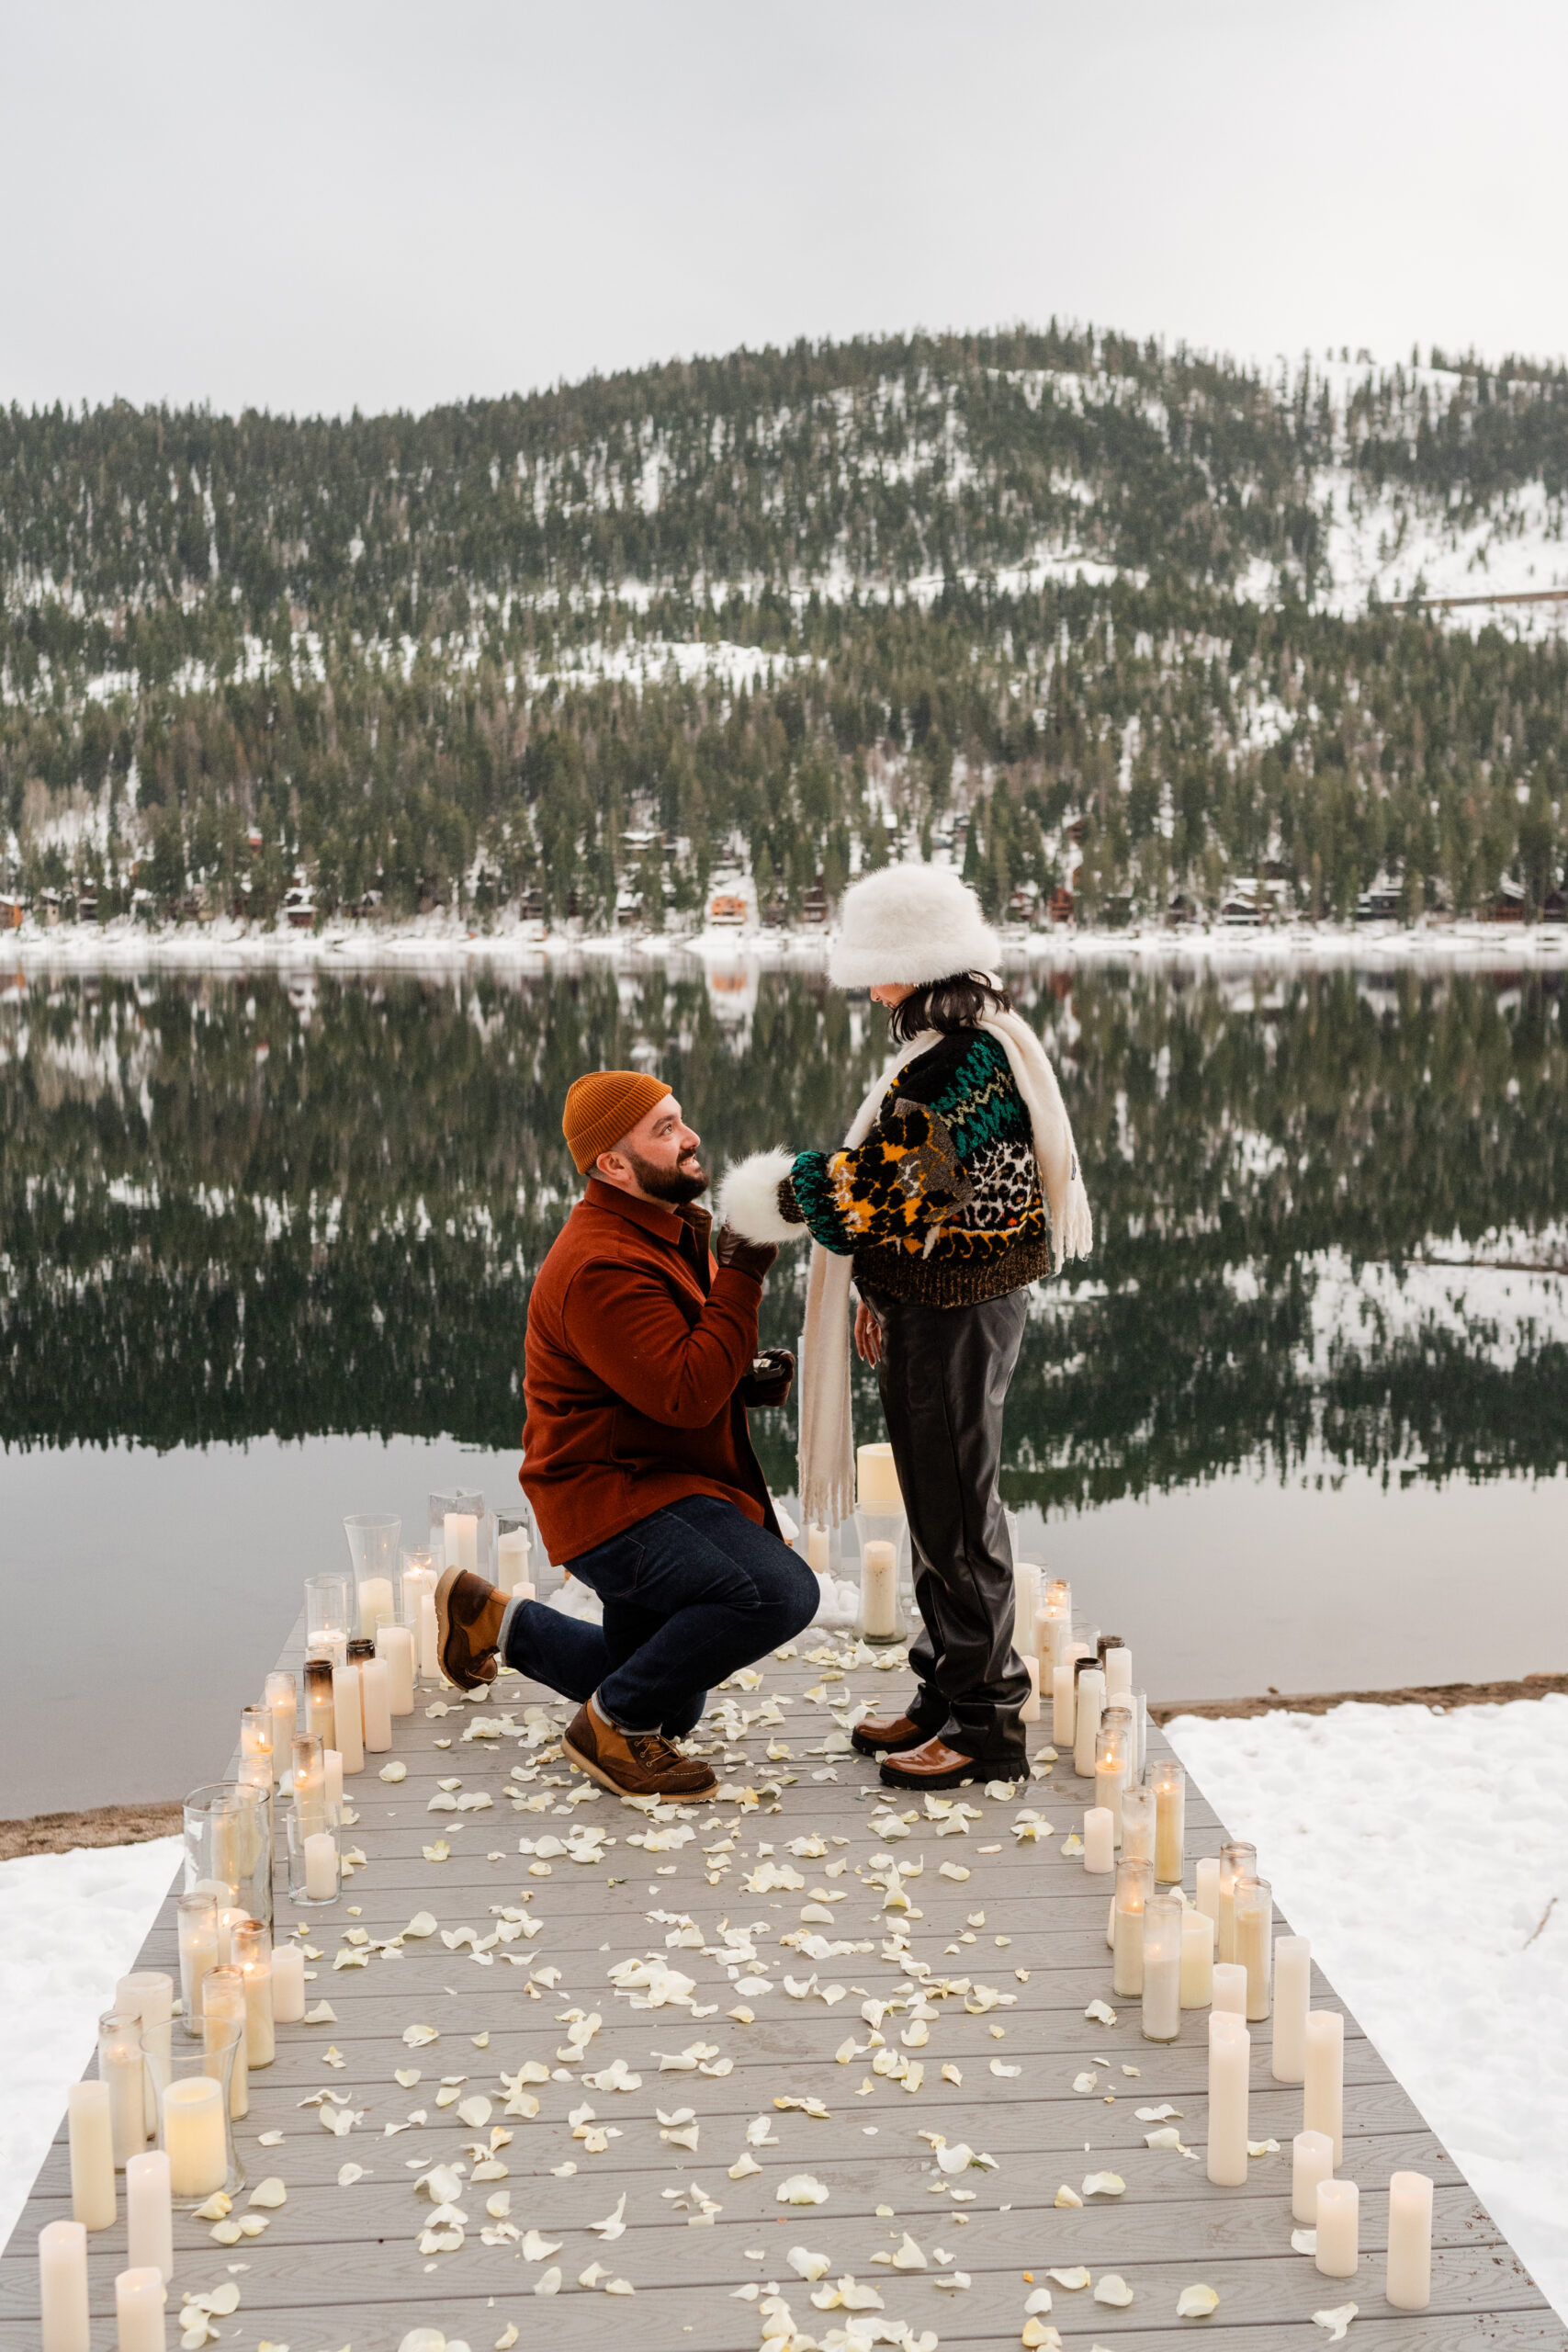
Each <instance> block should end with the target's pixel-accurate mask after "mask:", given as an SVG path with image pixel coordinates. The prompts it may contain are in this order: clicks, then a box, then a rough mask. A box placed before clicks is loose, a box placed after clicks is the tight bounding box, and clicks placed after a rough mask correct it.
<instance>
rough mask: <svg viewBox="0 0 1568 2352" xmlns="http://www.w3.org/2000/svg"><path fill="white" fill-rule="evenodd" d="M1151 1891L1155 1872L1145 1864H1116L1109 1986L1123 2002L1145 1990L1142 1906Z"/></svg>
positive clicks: (1152, 1890)
mask: <svg viewBox="0 0 1568 2352" xmlns="http://www.w3.org/2000/svg"><path fill="white" fill-rule="evenodd" d="M1153 1892H1154V1873H1153V1871H1151V1870H1150V1869H1149V1866H1148V1864H1147V1862H1122V1863H1120V1864H1118V1866H1117V1871H1116V1915H1115V1936H1114V1939H1113V1941H1112V1944H1111V1988H1112V1990H1113V1991H1114V1992H1116V1993H1118V1994H1120V1996H1122V1999H1123V2000H1131V1999H1133V1998H1134V1996H1136V1995H1138V1994H1139V1993H1141V1992H1142V1991H1143V1989H1144V1906H1145V1904H1146V1903H1147V1901H1148V1899H1149V1896H1150V1894H1152V1893H1153Z"/></svg>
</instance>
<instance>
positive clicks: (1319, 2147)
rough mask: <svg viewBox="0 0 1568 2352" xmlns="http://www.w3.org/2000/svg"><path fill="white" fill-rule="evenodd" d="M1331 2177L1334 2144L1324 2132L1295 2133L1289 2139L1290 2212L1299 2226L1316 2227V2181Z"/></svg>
mask: <svg viewBox="0 0 1568 2352" xmlns="http://www.w3.org/2000/svg"><path fill="white" fill-rule="evenodd" d="M1333 2177H1334V2143H1333V2141H1332V2140H1331V2139H1330V2138H1329V2136H1328V2134H1327V2132H1326V2131H1298V2132H1297V2133H1296V2136H1295V2138H1294V2139H1293V2140H1292V2142H1291V2211H1292V2215H1293V2216H1294V2218H1295V2219H1296V2220H1297V2221H1298V2222H1301V2224H1302V2226H1303V2229H1308V2230H1313V2229H1315V2228H1316V2227H1317V2191H1318V2184H1319V2182H1320V2181H1325V2180H1332V2179H1333Z"/></svg>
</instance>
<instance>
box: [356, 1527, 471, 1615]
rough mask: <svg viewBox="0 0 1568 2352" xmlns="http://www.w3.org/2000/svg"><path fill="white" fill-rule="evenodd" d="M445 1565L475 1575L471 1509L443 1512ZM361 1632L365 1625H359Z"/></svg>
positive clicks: (465, 1573) (468, 1574)
mask: <svg viewBox="0 0 1568 2352" xmlns="http://www.w3.org/2000/svg"><path fill="white" fill-rule="evenodd" d="M444 1526H445V1530H446V1565H447V1566H448V1567H449V1568H457V1569H459V1570H460V1571H461V1572H462V1573H463V1574H464V1575H466V1576H470V1577H472V1576H477V1575H478V1574H479V1519H478V1517H477V1515H476V1514H475V1513H474V1512H473V1511H471V1510H449V1511H447V1512H446V1514H445V1518H444ZM360 1631H361V1632H362V1633H363V1632H364V1631H365V1627H364V1625H363V1623H362V1624H361V1626H360Z"/></svg>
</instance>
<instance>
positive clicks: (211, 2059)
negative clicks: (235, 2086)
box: [148, 2018, 245, 2212]
mask: <svg viewBox="0 0 1568 2352" xmlns="http://www.w3.org/2000/svg"><path fill="white" fill-rule="evenodd" d="M243 2038H244V2028H243V2026H241V2025H233V2024H228V2023H225V2022H223V2021H222V2020H221V2019H220V2018H211V2019H209V2021H208V2022H207V2024H206V2027H205V2030H204V2033H203V2039H202V2045H201V2047H200V2048H199V2049H197V2050H175V2051H173V2052H171V2053H170V2055H169V2057H168V2058H167V2059H166V2060H164V2061H160V2062H158V2063H157V2064H156V2065H155V2066H154V2082H155V2084H156V2087H157V2094H158V2145H159V2147H160V2148H161V2149H162V2150H163V2152H164V2154H165V2155H166V2156H167V2157H168V2159H169V2195H170V2199H171V2200H172V2202H173V2204H174V2206H175V2210H176V2211H181V2212H190V2211H192V2210H193V2209H194V2208H195V2207H196V2206H197V2205H204V2204H205V2203H206V2201H207V2199H209V2197H211V2196H212V2195H214V2194H215V2192H216V2191H217V2190H218V2189H220V2188H221V2189H225V2190H226V2191H227V2192H228V2194H229V2195H230V2196H233V2195H234V2194H235V2193H236V2192H237V2191H238V2190H240V2189H242V2188H243V2187H244V2185H245V2176H244V2173H243V2170H242V2169H241V2166H240V2160H239V2157H238V2156H237V2154H235V2151H234V2134H233V2131H232V2129H231V2121H230V2115H229V2100H230V2095H231V2086H232V2079H233V2072H234V2059H235V2055H236V2053H237V2052H238V2050H239V2047H240V2043H241V2041H243ZM153 2063H154V2062H153V2061H152V2060H151V2059H150V2060H149V2061H148V2064H149V2065H150V2066H153Z"/></svg>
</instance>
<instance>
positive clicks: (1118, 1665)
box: [1105, 1642, 1133, 1699]
mask: <svg viewBox="0 0 1568 2352" xmlns="http://www.w3.org/2000/svg"><path fill="white" fill-rule="evenodd" d="M1132 1688H1133V1653H1132V1651H1131V1650H1130V1649H1129V1648H1128V1647H1127V1645H1126V1643H1125V1642H1117V1643H1116V1644H1115V1645H1113V1646H1112V1647H1111V1648H1110V1649H1108V1650H1107V1651H1106V1653H1105V1695H1106V1697H1107V1698H1108V1699H1116V1698H1120V1697H1121V1696H1122V1693H1123V1692H1125V1691H1131V1690H1132Z"/></svg>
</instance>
